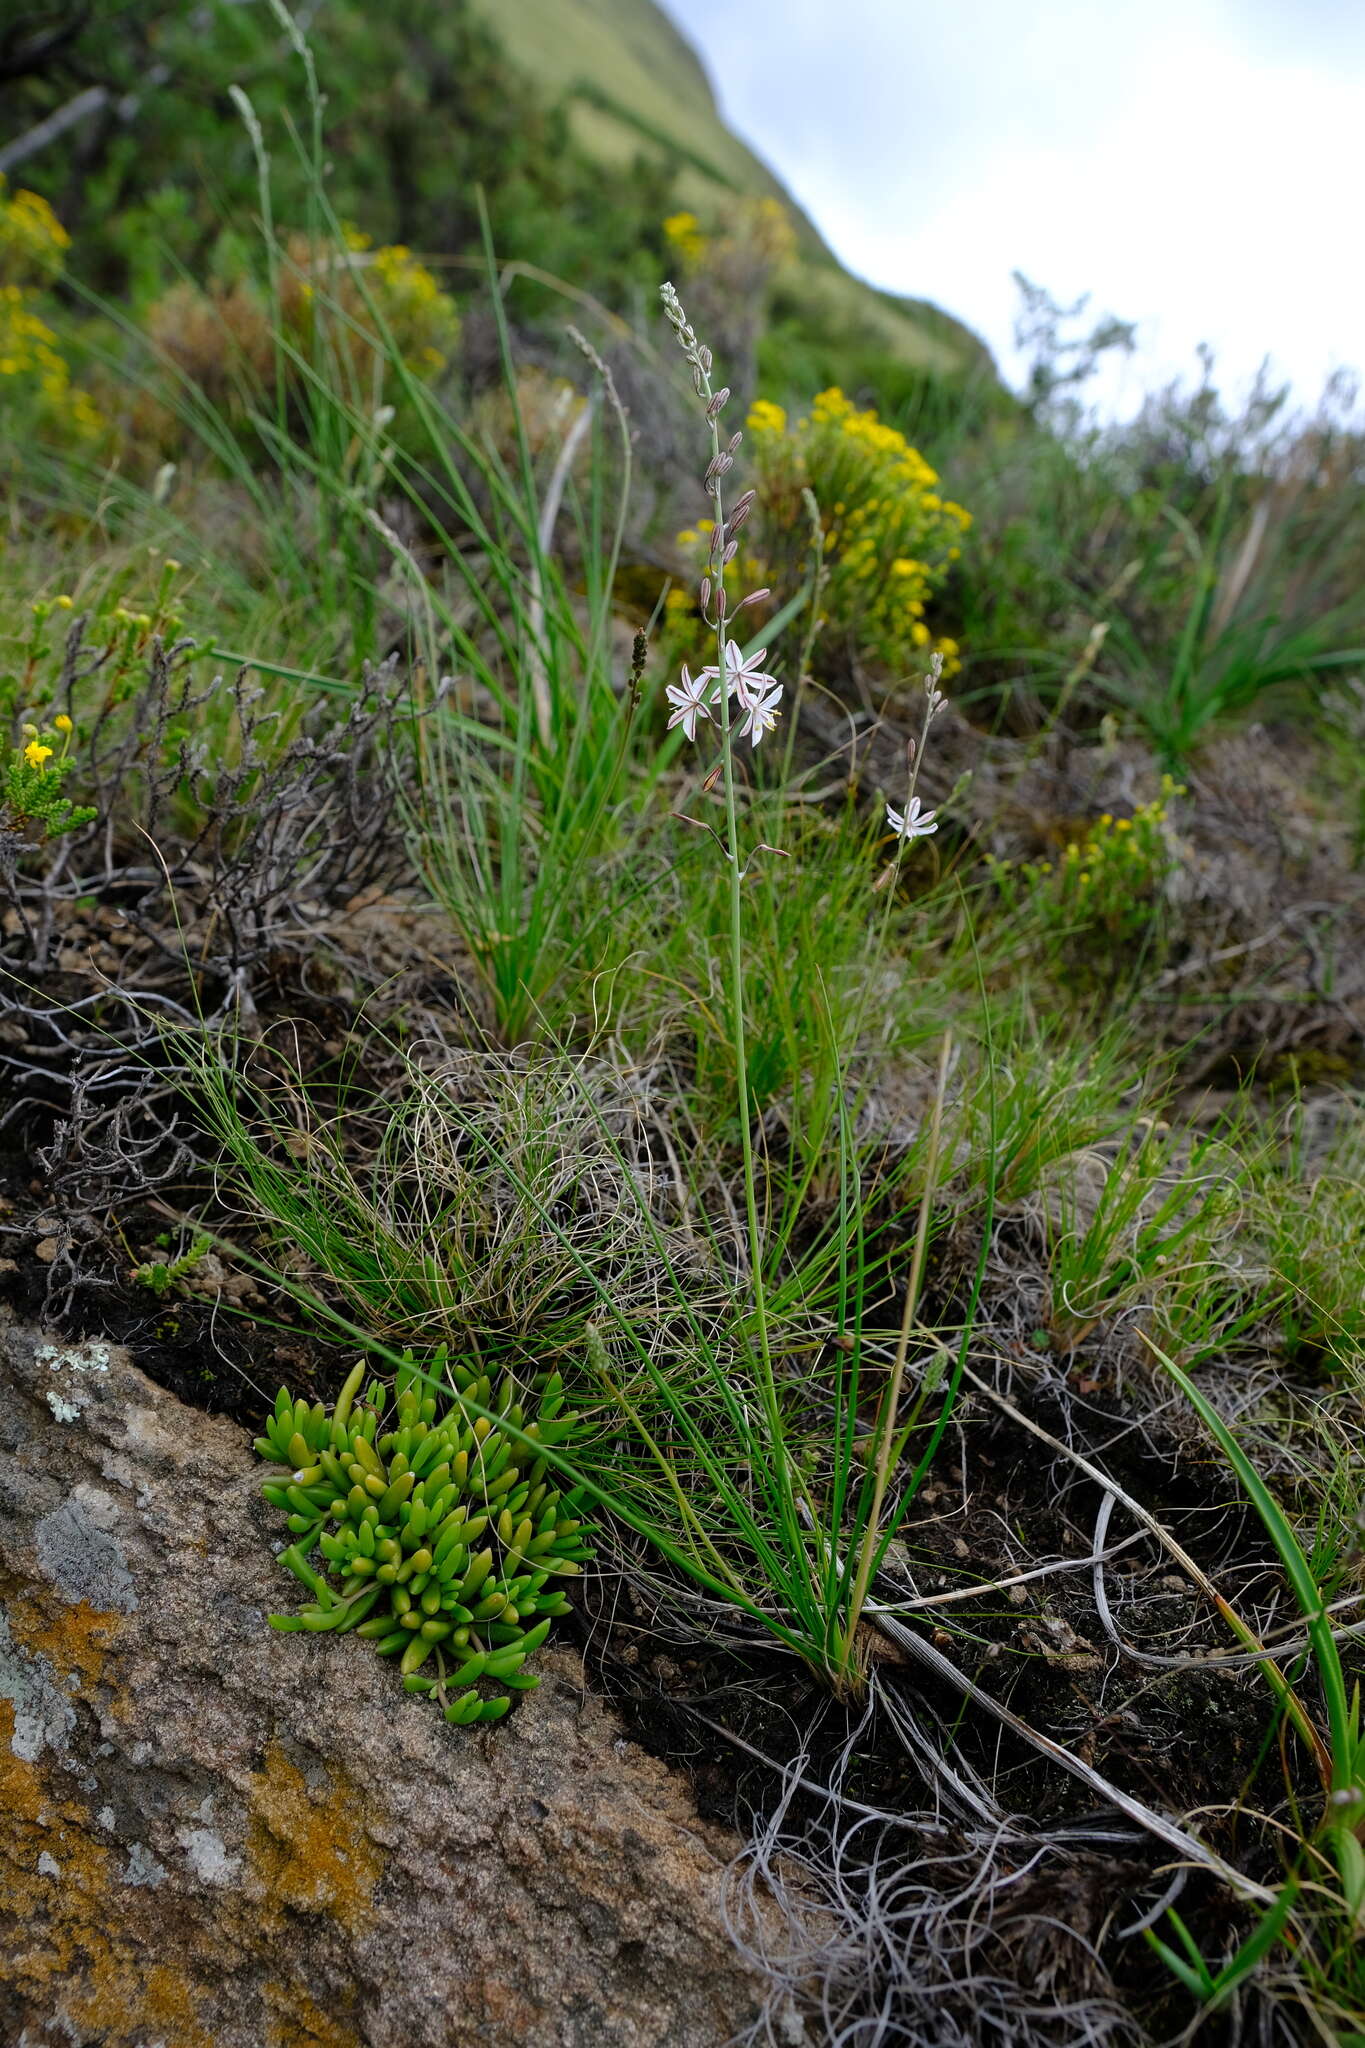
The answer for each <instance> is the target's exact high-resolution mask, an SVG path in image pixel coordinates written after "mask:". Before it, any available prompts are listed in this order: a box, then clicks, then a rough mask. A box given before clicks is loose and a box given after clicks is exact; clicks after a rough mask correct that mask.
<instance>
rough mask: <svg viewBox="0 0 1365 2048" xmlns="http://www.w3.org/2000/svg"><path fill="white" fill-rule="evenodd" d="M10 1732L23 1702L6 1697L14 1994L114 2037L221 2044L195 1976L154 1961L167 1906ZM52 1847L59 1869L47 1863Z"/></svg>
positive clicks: (3, 1746)
mask: <svg viewBox="0 0 1365 2048" xmlns="http://www.w3.org/2000/svg"><path fill="white" fill-rule="evenodd" d="M13 1734H14V1710H13V1708H12V1707H11V1705H10V1703H9V1701H8V1700H0V1911H4V1912H5V1913H7V1914H10V1915H12V1916H13V1917H14V1918H15V1919H16V1920H17V1921H19V1923H20V1924H21V1926H22V1929H23V1939H22V1943H21V1944H18V1945H14V1944H10V1945H9V1947H8V1952H7V1954H6V1956H5V1981H6V1985H7V1987H8V1989H9V1991H10V1992H11V1994H12V1995H13V1996H15V1997H17V1998H19V1999H27V2000H29V2001H31V2011H32V2014H33V2015H34V2016H37V2015H42V2016H43V2017H45V2018H49V2017H52V2016H53V2015H56V2014H59V2015H60V2016H61V2018H63V2019H64V2020H66V2021H67V2022H68V2024H69V2025H70V2026H73V2027H76V2028H79V2029H81V2030H83V2031H84V2032H87V2033H97V2034H98V2035H99V2036H100V2037H101V2038H106V2037H107V2038H108V2039H109V2040H110V2041H111V2042H122V2041H134V2040H142V2039H148V2040H159V2041H161V2042H163V2043H164V2044H165V2048H213V2039H212V2036H211V2034H210V2033H209V2031H208V2030H207V2029H206V2028H205V2027H204V2026H203V2025H202V2024H201V2023H200V2020H199V2018H198V2015H197V2012H196V2009H195V1999H194V1985H193V1983H192V1982H191V1981H190V1980H189V1979H188V1978H187V1977H185V1976H184V1975H183V1974H182V1973H181V1972H180V1971H178V1970H173V1969H170V1968H168V1967H167V1966H166V1965H164V1964H161V1963H155V1962H150V1961H149V1950H151V1949H152V1948H153V1944H154V1942H157V1941H160V1942H164V1941H166V1940H168V1939H170V1938H171V1937H170V1936H169V1933H168V1930H167V1929H166V1927H165V1924H164V1920H163V1919H162V1918H161V1909H160V1908H159V1907H154V1906H152V1905H151V1903H150V1902H149V1901H148V1902H146V1903H144V1901H143V1900H141V1899H134V1900H130V1899H129V1896H128V1894H127V1892H126V1890H125V1889H124V1887H122V1886H121V1885H120V1884H119V1882H118V1873H117V1866H116V1857H115V1853H114V1851H113V1850H112V1849H110V1848H109V1847H107V1846H106V1845H105V1844H104V1843H102V1842H100V1841H97V1840H96V1839H94V1835H95V1829H96V1826H97V1823H96V1822H95V1820H94V1818H93V1816H92V1815H91V1814H90V1813H89V1812H88V1811H87V1810H86V1808H85V1807H84V1806H82V1805H81V1804H80V1802H79V1801H73V1800H71V1799H69V1798H66V1797H64V1795H63V1793H62V1791H61V1789H60V1788H59V1787H56V1786H52V1785H49V1784H48V1782H47V1781H46V1777H45V1774H44V1772H43V1771H42V1770H41V1769H40V1768H39V1766H38V1765H37V1764H32V1763H29V1762H27V1761H26V1760H25V1759H24V1758H22V1757H17V1756H15V1755H14V1753H13V1750H12V1749H11V1747H10V1744H11V1740H12V1738H13ZM44 1851H46V1853H47V1854H48V1855H49V1856H51V1857H52V1859H53V1861H54V1862H55V1863H56V1865H57V1872H56V1874H55V1875H42V1874H40V1873H39V1871H38V1858H39V1856H40V1855H42V1854H43V1853H44Z"/></svg>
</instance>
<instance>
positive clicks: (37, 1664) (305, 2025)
mask: <svg viewBox="0 0 1365 2048" xmlns="http://www.w3.org/2000/svg"><path fill="white" fill-rule="evenodd" d="M54 1349H60V1347H54ZM104 1367H105V1369H103V1370H99V1371H91V1372H88V1373H86V1374H84V1375H83V1376H82V1379H81V1391H82V1394H83V1395H84V1396H86V1397H87V1398H85V1400H84V1405H83V1407H82V1410H81V1414H80V1415H79V1417H78V1418H77V1419H76V1420H75V1421H74V1422H60V1421H58V1420H57V1419H56V1418H55V1417H54V1415H53V1413H52V1410H51V1407H50V1405H49V1403H48V1401H47V1399H46V1395H47V1392H48V1389H49V1387H50V1385H51V1383H52V1374H51V1371H50V1366H49V1361H48V1359H47V1358H44V1357H40V1356H35V1346H34V1343H33V1340H32V1338H31V1337H30V1336H26V1335H25V1334H24V1333H23V1332H21V1331H19V1330H17V1329H14V1328H12V1327H0V1451H3V1452H4V1456H3V1457H2V1458H0V2039H3V2040H5V2041H10V2040H13V2041H17V2040H19V2039H20V2038H21V2037H23V2038H24V2039H25V2041H26V2043H27V2044H28V2048H71V2044H72V2043H75V2044H77V2048H87V2044H88V2048H95V2044H96V2043H98V2044H99V2048H146V2044H148V2043H151V2042H158V2043H161V2044H163V2048H262V2044H265V2048H302V2044H312V2048H361V2044H364V2048H371V2044H373V2048H389V2044H391V2043H392V2044H395V2048H397V2044H398V2043H400V2042H401V2043H402V2044H404V2048H465V2044H468V2048H475V2044H476V2043H477V2044H479V2048H488V2044H498V2043H504V2042H505V2043H508V2044H511V2043H514V2042H515V2043H522V2042H526V2043H534V2044H536V2048H541V2044H544V2048H665V2044H667V2048H716V2044H718V2043H720V2042H723V2041H725V2040H726V2039H728V2038H729V2036H730V2035H731V2034H732V2033H733V2032H734V2031H736V2029H738V2028H740V2027H742V2026H743V2025H744V2023H745V2022H746V2021H747V2020H748V2018H749V2017H750V2016H751V2015H752V2014H753V2013H754V2012H755V2010H756V2009H757V2006H758V2004H759V2001H760V1998H761V1995H762V1986H761V1984H760V1983H759V1982H758V1981H757V1980H756V1979H755V1978H754V1977H753V1976H752V1975H751V1974H750V1973H749V1971H748V1969H747V1966H746V1965H744V1964H743V1963H742V1962H741V1961H740V1960H739V1958H738V1956H737V1954H736V1952H735V1951H734V1949H733V1947H732V1945H731V1943H730V1941H729V1939H728V1936H727V1933H726V1930H725V1924H724V1916H723V1913H722V1910H721V1888H722V1881H723V1875H724V1869H725V1865H726V1862H727V1860H728V1858H729V1857H730V1856H731V1855H732V1854H733V1852H734V1849H735V1847H736V1844H735V1843H734V1842H733V1840H732V1839H731V1838H729V1837H728V1836H726V1835H725V1834H724V1833H723V1832H721V1831H719V1830H716V1829H714V1828H711V1827H709V1826H708V1825H707V1824H705V1823H703V1822H702V1821H700V1820H699V1819H698V1817H697V1814H696V1812H695V1809H694V1807H693V1806H692V1803H691V1799H690V1795H689V1794H688V1792H687V1790H686V1788H685V1787H684V1786H683V1785H682V1783H681V1782H680V1781H679V1780H678V1779H677V1778H675V1777H674V1776H673V1775H672V1774H671V1773H670V1772H669V1771H668V1770H667V1769H666V1768H665V1767H664V1766H663V1765H662V1764H660V1763H658V1762H655V1761H653V1760H652V1759H650V1758H648V1757H646V1756H644V1755H643V1754H642V1753H641V1752H640V1751H638V1750H637V1749H635V1748H634V1747H632V1746H631V1745H630V1744H629V1743H627V1742H626V1741H624V1739H623V1737H622V1732H621V1729H620V1726H619V1724H618V1723H617V1722H616V1720H615V1719H614V1718H613V1716H612V1715H611V1714H610V1712H609V1711H608V1710H607V1709H606V1707H605V1706H604V1705H603V1704H602V1703H601V1702H600V1701H597V1700H595V1699H593V1698H591V1697H590V1696H589V1695H588V1693H587V1692H586V1689H585V1686H584V1682H583V1674H582V1669H581V1666H580V1665H579V1663H578V1661H577V1659H576V1658H575V1657H574V1656H573V1655H572V1654H571V1653H569V1652H567V1651H563V1650H552V1649H547V1650H545V1651H543V1652H542V1653H541V1662H542V1669H543V1672H544V1682H543V1683H542V1685H541V1687H540V1689H539V1690H538V1691H536V1692H533V1693H528V1694H527V1695H526V1697H525V1699H524V1701H523V1703H522V1705H521V1706H520V1708H519V1710H518V1712H517V1713H516V1714H515V1715H514V1716H513V1717H512V1718H511V1719H510V1720H509V1721H506V1722H503V1723H502V1724H500V1725H499V1726H498V1727H497V1728H496V1729H489V1730H487V1731H481V1730H477V1729H452V1728H450V1727H448V1726H447V1725H446V1724H445V1722H444V1721H443V1720H441V1718H440V1717H439V1716H437V1715H434V1714H432V1713H431V1711H430V1708H429V1706H428V1705H427V1704H426V1703H425V1702H424V1701H422V1700H421V1699H417V1698H409V1697H407V1696H406V1695H405V1694H404V1692H403V1689H402V1681H401V1678H400V1677H399V1675H398V1673H397V1672H396V1671H394V1670H393V1669H392V1668H391V1667H390V1666H388V1665H386V1664H384V1663H382V1662H381V1661H380V1660H379V1659H377V1658H376V1657H375V1656H374V1655H373V1653H372V1651H370V1649H369V1648H368V1646H367V1645H366V1644H364V1643H362V1642H357V1641H356V1640H355V1639H354V1637H336V1636H330V1635H322V1636H314V1637H309V1636H300V1635H284V1636H281V1635H279V1634H276V1633H274V1632H272V1631H271V1630H270V1629H269V1628H268V1627H267V1626H266V1623H265V1616H266V1614H267V1613H268V1612H269V1611H270V1610H271V1608H272V1607H274V1606H275V1605H276V1604H277V1601H278V1590H279V1578H278V1566H277V1565H276V1563H275V1560H274V1558H273V1556H272V1554H271V1549H270V1536H271V1534H272V1533H273V1530H272V1524H273V1523H274V1519H275V1518H274V1515H273V1514H272V1511H271V1510H270V1509H269V1508H268V1507H267V1506H266V1505H265V1504H264V1503H263V1502H261V1501H260V1500H259V1498H258V1496H257V1492H256V1478H255V1475H254V1473H253V1470H252V1462H253V1461H252V1456H251V1451H250V1448H249V1445H248V1443H247V1441H246V1438H245V1437H244V1435H243V1434H242V1433H241V1432H240V1431H239V1430H237V1429H236V1428H234V1427H232V1426H231V1425H229V1424H227V1423H226V1422H223V1421H218V1420H214V1419H212V1418H210V1417H207V1416H204V1415H202V1414H199V1413H197V1412H195V1411H193V1410H190V1409H187V1408H184V1407H182V1406H181V1405H180V1404H179V1403H178V1402H176V1401H175V1400H174V1399H173V1398H172V1397H171V1396H169V1395H167V1394H165V1393H163V1392H161V1391H160V1390H159V1389H157V1388H156V1387H154V1386H152V1385H151V1384H150V1382H149V1381H147V1380H146V1379H145V1378H144V1377H143V1376H142V1375H141V1374H140V1373H138V1372H137V1371H136V1370H135V1369H134V1368H133V1367H132V1366H131V1365H130V1364H129V1363H128V1361H127V1359H126V1357H124V1356H123V1354H121V1353H120V1352H118V1351H116V1350H110V1351H108V1353H107V1357H106V1360H105V1361H104Z"/></svg>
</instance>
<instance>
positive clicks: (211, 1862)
mask: <svg viewBox="0 0 1365 2048" xmlns="http://www.w3.org/2000/svg"><path fill="white" fill-rule="evenodd" d="M176 1840H177V1841H178V1842H179V1844H180V1846H181V1848H182V1849H183V1850H184V1852H185V1861H186V1862H187V1863H188V1864H189V1866H190V1869H191V1870H192V1871H193V1872H194V1874H195V1876H196V1877H197V1878H198V1879H199V1882H200V1883H201V1884H212V1885H222V1884H231V1883H232V1880H233V1879H234V1878H235V1877H236V1875H237V1872H238V1871H239V1870H240V1868H241V1862H242V1859H241V1857H240V1856H233V1855H230V1854H229V1853H228V1847H227V1844H226V1842H225V1841H224V1840H223V1838H222V1836H221V1835H220V1834H218V1833H217V1831H216V1830H215V1829H213V1828H181V1829H180V1831H179V1833H178V1834H177V1836H176Z"/></svg>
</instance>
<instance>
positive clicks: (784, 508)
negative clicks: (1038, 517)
mask: <svg viewBox="0 0 1365 2048" xmlns="http://www.w3.org/2000/svg"><path fill="white" fill-rule="evenodd" d="M748 428H749V433H750V436H751V438H752V443H753V451H754V465H755V469H756V471H757V485H758V491H759V503H760V505H761V507H762V510H761V512H760V513H758V514H756V515H755V518H754V520H753V522H752V525H751V527H750V528H749V529H748V532H747V533H746V537H745V542H744V543H742V545H741V555H740V566H739V571H738V573H739V579H740V581H741V582H743V583H748V584H757V585H761V586H768V587H771V588H773V589H775V590H784V591H787V592H790V591H792V590H793V589H796V588H798V587H799V586H800V584H801V582H802V581H803V580H804V579H805V578H806V577H808V575H809V573H810V565H809V557H810V553H811V547H812V540H813V536H814V526H813V521H814V519H815V518H817V517H818V522H819V529H820V535H821V548H822V552H823V562H824V581H823V587H822V590H821V597H820V611H821V620H822V627H823V633H822V642H821V644H822V646H823V647H824V649H825V650H826V653H827V655H833V656H834V658H835V659H836V660H841V661H843V662H851V661H853V660H855V659H856V660H859V661H863V660H871V661H874V662H876V663H878V664H880V665H881V666H882V667H883V668H885V669H888V670H892V671H898V670H899V671H905V670H907V669H908V668H910V667H911V665H912V664H914V663H916V662H919V661H920V660H921V659H922V657H923V655H924V653H925V652H926V651H933V652H935V653H938V654H941V655H942V657H943V662H944V674H945V675H946V674H951V673H952V672H953V671H954V670H955V669H956V668H957V667H958V665H959V664H958V661H957V652H958V649H957V642H956V641H955V640H951V639H947V638H939V639H938V640H935V638H934V635H933V633H932V632H931V630H930V627H929V625H928V623H927V621H926V618H925V613H926V611H927V609H928V607H929V604H930V602H931V600H932V598H933V596H934V594H935V592H936V591H937V590H938V589H939V588H940V587H941V586H942V583H943V581H944V578H945V577H946V576H947V574H948V571H949V569H950V568H951V566H952V564H953V563H954V562H955V561H956V560H957V558H958V555H959V553H960V549H961V541H962V536H963V534H964V533H965V531H966V530H967V528H968V527H969V526H970V524H971V515H970V514H969V513H968V512H966V511H964V509H963V508H962V506H961V505H957V504H954V503H953V501H952V500H951V499H945V498H943V497H942V496H941V495H940V494H939V491H938V489H937V488H936V487H937V485H938V482H939V479H938V476H937V474H936V472H935V471H934V470H933V469H931V468H930V466H929V464H928V463H927V462H926V461H925V460H924V457H923V456H922V455H921V454H920V453H919V452H918V450H917V449H915V448H912V447H911V446H910V444H909V442H908V441H907V440H906V438H905V436H904V435H903V434H902V433H900V432H899V431H898V430H897V429H896V428H895V427H891V426H888V425H887V424H886V423H885V422H884V421H883V420H881V419H879V418H878V416H877V414H876V413H875V412H873V411H871V410H860V409H859V408H858V407H856V406H855V405H854V404H853V403H852V401H851V400H850V399H848V398H846V397H845V396H844V394H843V392H842V391H840V390H838V389H831V390H828V391H822V392H821V393H820V394H819V396H818V397H817V398H816V399H815V400H814V402H813V404H812V406H811V409H810V412H809V414H808V415H806V416H805V417H803V418H801V419H798V420H796V421H794V422H792V421H789V420H788V417H787V415H786V413H785V412H784V411H783V409H782V407H781V406H778V405H774V404H772V403H771V401H769V400H767V399H759V400H758V401H757V402H756V403H755V404H754V405H753V407H752V408H751V409H750V412H749V418H748ZM812 498H813V500H814V506H813V507H812V504H811V500H812ZM709 535H710V527H709V525H708V524H707V523H706V522H705V521H703V522H702V523H701V524H700V525H699V526H698V527H697V528H696V530H695V531H691V532H687V533H684V534H681V535H680V536H679V540H680V543H681V545H682V546H683V547H685V548H686V549H687V550H688V551H689V553H691V554H693V555H695V557H696V559H697V562H698V563H699V564H701V563H703V562H704V561H705V559H706V556H707V553H708V551H709V546H710V540H709Z"/></svg>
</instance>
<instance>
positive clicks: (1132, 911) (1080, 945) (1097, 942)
mask: <svg viewBox="0 0 1365 2048" xmlns="http://www.w3.org/2000/svg"><path fill="white" fill-rule="evenodd" d="M1184 794H1185V792H1184V790H1183V789H1182V788H1181V786H1180V785H1179V784H1178V783H1177V782H1175V781H1174V780H1173V778H1172V777H1171V776H1169V775H1163V777H1162V778H1161V790H1160V794H1159V795H1157V796H1155V797H1153V798H1151V799H1150V801H1149V802H1147V803H1145V804H1139V805H1137V806H1136V808H1135V809H1134V810H1133V812H1132V814H1131V816H1129V817H1115V816H1114V815H1113V814H1112V813H1111V812H1109V811H1105V812H1103V813H1102V814H1101V815H1100V816H1099V817H1098V818H1097V819H1096V820H1095V821H1094V823H1093V824H1092V825H1091V826H1090V828H1089V830H1088V831H1087V832H1085V833H1084V835H1083V836H1082V837H1080V838H1069V839H1068V840H1067V841H1066V843H1065V845H1064V846H1063V847H1062V849H1061V851H1060V853H1059V854H1058V856H1057V858H1056V859H1055V860H1031V861H1010V860H997V859H995V858H994V857H992V856H990V855H988V856H987V862H986V865H987V869H988V871H989V874H990V877H991V880H992V881H993V882H994V884H995V887H996V890H997V893H998V896H999V900H1000V903H1001V905H1002V907H1003V908H1004V909H1005V911H1006V912H1007V913H1009V912H1021V913H1023V914H1025V915H1026V916H1027V917H1029V918H1031V919H1036V922H1037V924H1038V925H1039V926H1040V927H1041V929H1042V933H1043V935H1044V936H1045V938H1046V939H1047V940H1048V941H1049V942H1050V944H1051V945H1052V946H1053V947H1054V948H1055V949H1056V951H1057V953H1058V955H1059V957H1060V958H1061V960H1062V963H1063V965H1064V966H1067V967H1070V968H1075V967H1080V966H1084V965H1086V964H1088V963H1093V962H1094V961H1095V959H1096V956H1098V959H1099V962H1100V963H1101V964H1102V968H1103V971H1104V972H1105V973H1110V972H1112V970H1113V965H1114V962H1115V960H1116V959H1117V958H1118V956H1119V954H1120V953H1121V952H1122V951H1123V950H1124V949H1129V948H1131V947H1132V946H1133V944H1134V942H1135V941H1141V942H1143V950H1144V951H1145V952H1146V953H1148V954H1150V951H1151V947H1152V945H1153V944H1154V943H1155V942H1158V941H1159V938H1160V928H1161V909H1162V885H1163V884H1164V882H1165V881H1166V879H1167V877H1168V876H1169V875H1170V874H1171V873H1172V872H1173V871H1174V869H1175V868H1176V867H1177V865H1178V860H1177V855H1176V852H1175V850H1174V847H1173V845H1172V838H1171V831H1170V820H1169V806H1170V804H1171V802H1172V801H1173V800H1174V799H1175V798H1177V797H1181V796H1183V795H1184Z"/></svg>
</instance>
